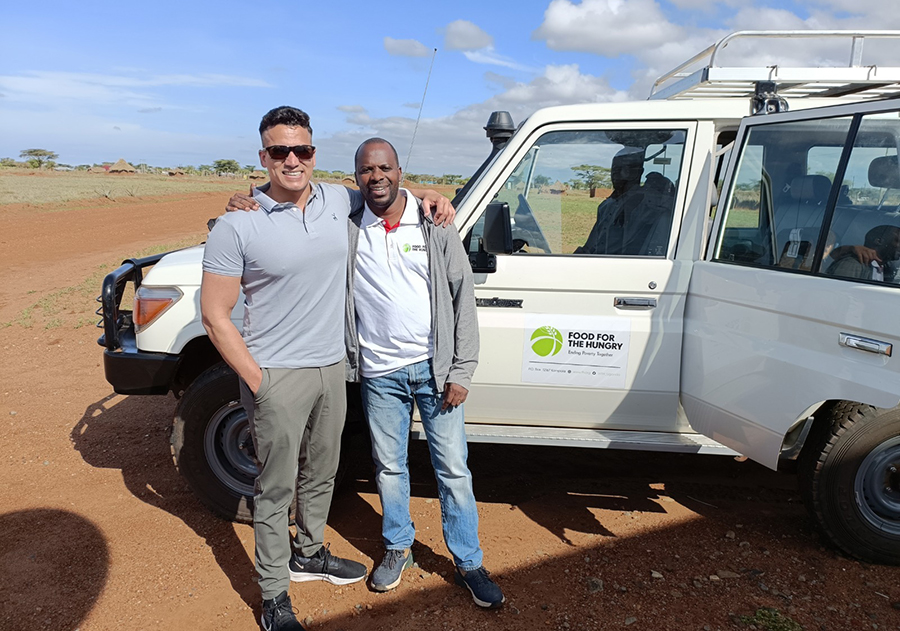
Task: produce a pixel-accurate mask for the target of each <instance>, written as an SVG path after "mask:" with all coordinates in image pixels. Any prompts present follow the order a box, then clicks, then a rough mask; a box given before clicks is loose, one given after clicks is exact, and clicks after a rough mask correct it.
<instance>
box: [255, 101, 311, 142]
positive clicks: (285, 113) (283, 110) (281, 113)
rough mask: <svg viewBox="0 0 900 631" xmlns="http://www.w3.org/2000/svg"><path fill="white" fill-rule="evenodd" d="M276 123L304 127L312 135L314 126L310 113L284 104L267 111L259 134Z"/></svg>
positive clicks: (261, 122)
mask: <svg viewBox="0 0 900 631" xmlns="http://www.w3.org/2000/svg"><path fill="white" fill-rule="evenodd" d="M276 125H287V126H288V127H303V128H304V129H305V130H306V131H308V132H309V135H310V136H312V133H313V132H312V127H311V126H310V124H309V114H307V113H306V112H304V111H303V110H300V109H297V108H296V107H290V106H289V105H282V106H281V107H276V108H275V109H271V110H269V111H268V112H266V115H265V116H263V117H262V120H261V121H260V123H259V135H260V136H262V135H263V132H264V131H266V130H267V129H271V128H272V127H275V126H276Z"/></svg>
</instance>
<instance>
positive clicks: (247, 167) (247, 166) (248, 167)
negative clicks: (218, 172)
mask: <svg viewBox="0 0 900 631" xmlns="http://www.w3.org/2000/svg"><path fill="white" fill-rule="evenodd" d="M244 171H246V172H247V173H253V172H254V171H256V165H255V164H245V165H244Z"/></svg>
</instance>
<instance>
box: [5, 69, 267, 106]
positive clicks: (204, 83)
mask: <svg viewBox="0 0 900 631" xmlns="http://www.w3.org/2000/svg"><path fill="white" fill-rule="evenodd" d="M172 86H177V87H185V86H191V87H223V86H224V87H271V86H270V85H269V84H268V83H267V82H265V81H262V80H260V79H252V78H248V77H235V76H229V75H220V74H197V75H185V74H171V75H152V76H147V77H137V76H127V75H103V74H90V73H80V72H49V71H35V72H23V73H21V74H18V75H0V87H2V88H3V90H5V91H6V93H7V95H8V97H9V98H10V99H11V100H15V101H22V102H28V103H41V104H58V103H59V102H60V101H76V102H77V101H83V102H86V103H90V104H97V105H101V104H104V105H108V104H116V103H117V104H127V105H134V106H137V107H154V106H156V105H157V101H158V100H159V97H158V96H157V95H156V94H154V92H153V88H160V87H172Z"/></svg>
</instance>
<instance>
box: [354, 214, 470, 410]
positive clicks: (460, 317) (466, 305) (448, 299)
mask: <svg viewBox="0 0 900 631" xmlns="http://www.w3.org/2000/svg"><path fill="white" fill-rule="evenodd" d="M364 210H365V208H363V209H362V210H358V211H356V212H355V213H353V214H352V215H350V220H349V221H348V222H347V224H348V227H349V231H350V243H349V246H350V247H349V256H348V257H347V313H346V318H345V322H346V325H345V332H344V339H345V341H346V344H347V380H348V381H359V337H358V336H357V334H356V307H355V304H354V300H353V281H354V277H355V275H356V249H357V244H358V243H359V232H360V229H361V228H360V223H361V222H362V216H363V211H364ZM419 216H420V217H422V218H423V221H422V232H423V233H424V234H425V247H426V248H427V250H428V269H429V274H430V276H431V331H432V334H433V337H434V357H433V359H432V367H433V370H434V380H435V382H436V384H437V389H438V391H439V392H443V390H444V385H445V384H446V383H447V382H450V383H456V384H459V385H461V386H462V387H464V388H466V389H467V390H468V389H469V386H470V385H471V383H472V375H473V374H474V373H475V367H476V366H477V365H478V316H477V314H476V312H475V283H474V280H473V279H472V267H471V266H470V265H469V257H468V256H467V255H466V251H465V249H464V248H463V245H462V241H461V240H460V238H459V233H458V232H457V230H456V228H454V227H453V226H450V227H447V228H442V227H440V226H435V225H434V223H433V222H432V220H431V218H430V217H426V216H425V215H424V213H423V212H422V205H421V203H420V204H419Z"/></svg>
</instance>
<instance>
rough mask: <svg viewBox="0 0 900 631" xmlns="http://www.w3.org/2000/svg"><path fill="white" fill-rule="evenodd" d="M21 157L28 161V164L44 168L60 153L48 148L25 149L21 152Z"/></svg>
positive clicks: (36, 167)
mask: <svg viewBox="0 0 900 631" xmlns="http://www.w3.org/2000/svg"><path fill="white" fill-rule="evenodd" d="M19 157H20V158H23V159H24V160H25V161H26V162H28V166H30V167H32V168H34V169H43V168H44V165H49V164H50V163H52V162H53V161H54V160H56V159H57V158H58V157H59V155H58V154H56V153H54V152H53V151H49V150H47V149H25V150H24V151H22V152H21V153H19Z"/></svg>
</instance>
